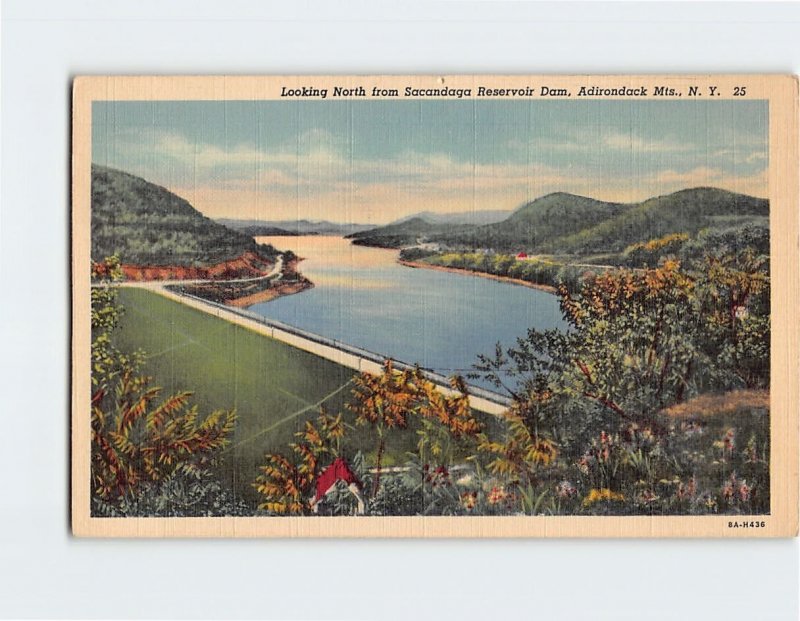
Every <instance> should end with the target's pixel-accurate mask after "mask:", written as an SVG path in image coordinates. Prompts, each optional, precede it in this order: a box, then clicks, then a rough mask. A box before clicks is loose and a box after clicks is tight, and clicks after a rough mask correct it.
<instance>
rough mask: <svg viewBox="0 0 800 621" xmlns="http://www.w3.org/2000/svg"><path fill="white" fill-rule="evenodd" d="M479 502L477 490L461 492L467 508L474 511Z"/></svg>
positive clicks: (464, 505)
mask: <svg viewBox="0 0 800 621" xmlns="http://www.w3.org/2000/svg"><path fill="white" fill-rule="evenodd" d="M477 502H478V493H477V492H465V493H464V494H461V505H462V506H463V507H464V508H465V509H466V510H467V511H472V509H474V508H475V505H476V504H477Z"/></svg>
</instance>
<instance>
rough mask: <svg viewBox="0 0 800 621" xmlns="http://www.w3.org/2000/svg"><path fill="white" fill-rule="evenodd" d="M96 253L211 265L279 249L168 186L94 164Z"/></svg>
mask: <svg viewBox="0 0 800 621" xmlns="http://www.w3.org/2000/svg"><path fill="white" fill-rule="evenodd" d="M91 182H92V199H91V211H92V222H91V254H92V259H93V260H95V261H102V260H103V259H104V258H106V257H108V256H111V255H112V254H117V255H119V257H120V259H121V261H122V262H123V263H126V264H131V265H150V266H191V267H206V266H210V265H215V264H218V263H221V262H224V261H230V260H233V259H237V258H239V257H241V256H242V255H244V254H245V253H255V254H256V255H258V256H260V257H264V258H270V257H274V256H275V255H276V254H277V253H276V252H275V250H274V249H273V248H272V247H270V246H263V245H258V244H256V242H255V241H254V240H253V238H252V237H250V236H248V235H245V234H243V233H240V232H238V231H234V230H232V229H230V228H227V227H225V226H223V225H221V224H218V223H217V222H214V221H213V220H211V219H210V218H206V217H205V216H204V215H203V214H201V213H200V212H199V211H197V210H196V209H195V208H194V207H192V206H191V205H190V204H189V202H188V201H186V200H185V199H183V198H181V197H180V196H177V195H176V194H173V193H172V192H170V191H169V190H167V189H166V188H163V187H161V186H158V185H155V184H153V183H150V182H148V181H145V180H144V179H142V178H141V177H137V176H135V175H131V174H128V173H126V172H122V171H120V170H115V169H113V168H107V167H105V166H99V165H96V164H92V176H91Z"/></svg>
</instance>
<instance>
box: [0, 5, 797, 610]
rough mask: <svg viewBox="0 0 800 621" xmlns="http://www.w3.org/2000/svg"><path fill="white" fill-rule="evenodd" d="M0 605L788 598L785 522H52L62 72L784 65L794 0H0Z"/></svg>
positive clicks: (63, 424) (62, 338)
mask: <svg viewBox="0 0 800 621" xmlns="http://www.w3.org/2000/svg"><path fill="white" fill-rule="evenodd" d="M2 8H3V23H2V190H1V191H2V194H0V199H1V202H0V208H1V209H2V211H1V212H0V218H1V219H0V278H1V282H0V292H1V293H0V296H2V297H0V300H1V302H0V356H2V366H0V403H1V404H2V407H0V616H12V617H53V618H55V617H76V616H77V617H84V618H90V617H103V618H112V617H122V616H124V617H154V616H156V617H161V618H167V617H193V618H206V617H214V618H243V617H247V618H253V617H260V618H285V619H323V618H326V619H327V618H331V619H342V618H349V619H354V618H358V619H365V618H366V619H423V618H441V619H444V618H454V619H456V618H458V619H465V618H481V619H487V620H489V619H495V618H498V619H502V618H505V617H512V616H513V618H517V619H519V618H542V619H551V618H556V619H558V618H570V619H572V618H579V617H586V618H592V619H644V618H647V619H673V618H680V619H690V618H691V619H694V618H712V619H727V620H732V619H796V618H797V609H798V542H797V540H778V541H745V540H742V541H711V540H709V541H677V540H674V541H627V540H626V541H580V540H576V541H523V540H518V541H413V540H411V541H188V540H185V541H119V540H117V541H91V540H76V539H73V538H71V536H70V534H69V519H68V506H69V503H68V464H69V411H68V403H69V398H68V396H69V268H68V265H69V263H68V260H69V226H68V215H69V200H68V189H69V177H68V174H69V125H68V123H69V119H70V100H69V93H70V79H71V76H74V75H77V74H84V73H88V74H107V73H118V74H135V73H146V74H149V73H217V74H223V73H284V74H292V73H318V74H319V73H413V72H417V73H477V72H486V73H502V72H506V73H537V72H544V73H547V72H550V73H592V72H593V73H609V72H613V73H624V72H643V73H652V72H665V73H667V72H705V71H709V72H711V71H716V72H786V73H789V72H791V73H798V72H800V43H798V40H800V36H799V35H798V33H800V24H799V23H798V21H800V10H798V6H797V5H792V4H781V5H767V4H750V5H728V4H725V3H712V4H703V5H689V4H678V5H668V4H659V5H656V4H654V3H647V4H645V5H640V4H617V5H606V4H601V3H590V4H585V5H574V4H566V3H565V4H561V5H554V4H544V3H543V4H521V3H461V2H440V3H427V4H422V3H419V4H417V3H407V4H405V5H399V6H396V5H392V4H389V3H386V2H375V1H371V2H356V3H347V4H345V3H341V2H319V3H309V2H303V3H292V2H286V3H284V4H283V5H277V4H269V3H266V2H254V1H253V2H241V1H234V0H226V1H224V2H213V1H203V2H185V1H177V2H175V1H173V2H165V1H163V0H161V1H149V0H139V1H136V2H126V3H124V4H123V3H120V2H112V1H109V0H98V1H88V0H86V1H83V2H64V1H56V0H52V1H49V2H45V1H41V2H31V1H27V2H25V1H23V0H17V1H7V2H5V3H4V4H3V7H2Z"/></svg>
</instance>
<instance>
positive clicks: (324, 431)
mask: <svg viewBox="0 0 800 621" xmlns="http://www.w3.org/2000/svg"><path fill="white" fill-rule="evenodd" d="M343 436H344V423H343V422H342V415H341V414H339V415H337V416H331V415H329V414H327V413H326V412H325V411H324V410H322V411H320V413H319V416H318V417H317V420H316V422H312V421H306V422H305V424H304V426H303V429H302V430H300V431H298V432H297V433H295V437H296V438H297V439H298V441H297V442H293V443H292V444H290V445H289V447H290V448H291V449H292V452H293V453H294V456H293V458H290V457H287V456H285V455H283V454H281V453H270V454H268V455H267V456H266V463H265V464H264V465H263V466H261V468H260V471H261V474H259V475H258V477H257V478H256V480H255V483H253V487H254V488H255V490H256V491H257V492H258V493H259V494H261V495H262V496H263V497H264V501H263V502H262V503H261V504H259V506H258V508H259V509H263V510H265V511H269V512H270V513H275V514H279V515H284V514H289V515H309V514H310V513H311V503H312V500H313V491H314V484H315V483H316V480H317V477H318V476H319V474H320V472H321V470H322V469H323V466H322V462H323V461H324V462H325V466H327V465H329V464H330V463H331V462H332V461H333V460H334V459H335V458H337V457H339V456H340V441H341V439H342V437H343Z"/></svg>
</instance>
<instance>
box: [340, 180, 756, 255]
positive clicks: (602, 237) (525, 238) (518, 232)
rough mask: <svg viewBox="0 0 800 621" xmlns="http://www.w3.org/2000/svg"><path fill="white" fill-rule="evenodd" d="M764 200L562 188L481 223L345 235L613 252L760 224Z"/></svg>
mask: <svg viewBox="0 0 800 621" xmlns="http://www.w3.org/2000/svg"><path fill="white" fill-rule="evenodd" d="M768 216H769V201H767V200H766V199H761V198H754V197H752V196H747V195H744V194H736V193H734V192H728V191H727V190H721V189H718V188H708V187H701V188H692V189H687V190H681V191H678V192H674V193H672V194H667V195H664V196H658V197H655V198H650V199H648V200H645V201H642V202H640V203H612V202H606V201H599V200H596V199H593V198H588V197H585V196H577V195H574V194H567V193H564V192H556V193H553V194H548V195H546V196H543V197H541V198H537V199H536V200H533V201H531V202H529V203H526V204H524V205H522V206H521V207H520V208H519V209H517V210H515V211H514V212H513V213H511V215H509V216H508V217H507V218H506V219H504V220H502V221H500V222H494V223H490V224H484V225H478V226H475V225H468V224H462V225H449V224H440V223H432V222H429V221H427V220H425V219H423V218H421V217H417V218H411V219H410V220H405V221H403V222H399V223H394V224H390V225H387V226H383V227H376V228H374V229H371V230H369V231H362V232H359V233H357V234H354V235H352V236H351V237H352V238H353V240H354V242H353V243H356V244H361V245H367V246H385V247H393V248H398V247H402V246H408V245H414V244H416V243H418V242H420V241H426V242H431V243H439V244H442V245H446V246H452V247H470V248H492V249H495V250H497V251H504V252H508V251H523V250H524V251H526V252H541V253H554V254H557V253H565V254H586V253H598V252H619V251H622V250H624V249H625V248H626V247H627V246H629V245H630V244H632V243H635V242H641V241H647V240H650V239H655V238H658V237H662V236H664V235H666V234H668V233H688V234H695V233H697V232H698V231H700V230H701V229H705V228H715V227H730V226H732V225H736V224H742V223H745V222H751V221H754V220H756V221H763V222H766V218H767V217H768Z"/></svg>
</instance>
